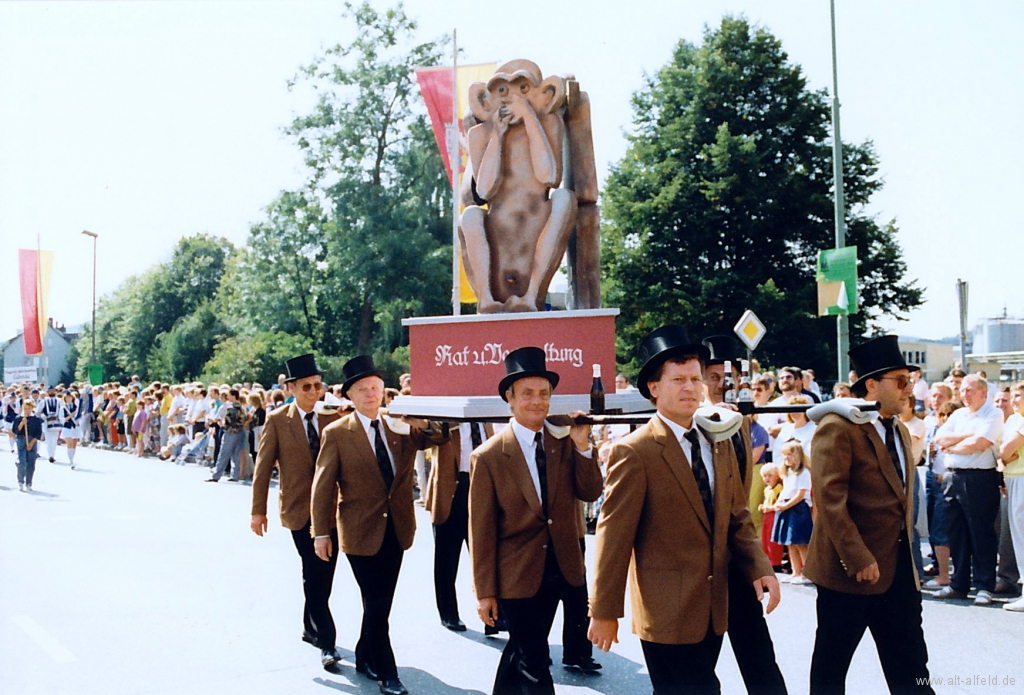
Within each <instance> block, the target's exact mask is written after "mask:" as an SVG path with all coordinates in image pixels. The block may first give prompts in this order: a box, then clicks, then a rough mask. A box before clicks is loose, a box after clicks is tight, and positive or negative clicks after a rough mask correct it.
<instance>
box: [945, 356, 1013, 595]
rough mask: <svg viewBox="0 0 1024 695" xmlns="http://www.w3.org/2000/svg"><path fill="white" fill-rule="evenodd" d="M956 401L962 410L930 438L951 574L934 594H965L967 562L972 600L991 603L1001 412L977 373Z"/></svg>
mask: <svg viewBox="0 0 1024 695" xmlns="http://www.w3.org/2000/svg"><path fill="white" fill-rule="evenodd" d="M960 399H961V400H962V401H963V403H964V405H965V406H966V407H965V408H961V409H960V410H957V411H956V412H955V413H953V414H952V415H951V416H950V418H949V420H947V421H946V424H945V425H943V426H942V427H941V428H940V429H939V431H938V433H937V434H936V437H935V443H936V445H938V446H939V448H940V449H942V451H943V453H945V464H946V480H945V486H944V488H943V494H944V495H945V497H946V501H947V502H948V503H949V512H950V514H949V541H950V549H951V550H952V553H953V577H952V581H951V583H950V585H949V586H947V587H943V588H942V589H940V590H939V591H938V593H936V594H935V597H936V598H942V599H949V598H967V592H968V591H969V590H970V588H971V579H972V576H971V566H972V564H973V566H974V576H973V580H974V583H975V584H976V585H977V587H978V593H977V595H976V596H975V599H974V603H975V604H976V605H979V606H987V605H990V604H991V603H992V592H993V591H994V590H995V585H996V552H997V549H998V545H999V537H998V535H997V533H996V520H997V519H998V516H999V473H998V471H996V460H997V459H998V449H997V442H999V440H1000V437H1001V436H1002V432H1003V414H1002V413H1001V412H1000V411H998V410H996V407H995V406H994V405H992V404H990V403H989V402H988V383H987V382H986V381H985V380H984V379H983V378H982V377H980V376H978V375H977V374H971V375H968V376H965V377H964V378H963V382H962V385H961V387H960Z"/></svg>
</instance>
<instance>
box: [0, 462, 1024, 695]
mask: <svg viewBox="0 0 1024 695" xmlns="http://www.w3.org/2000/svg"><path fill="white" fill-rule="evenodd" d="M59 454H60V455H61V456H63V449H61V450H60V452H59ZM60 460H63V459H60ZM13 462H14V457H13V456H12V455H11V454H9V453H8V451H7V447H6V443H2V445H0V529H2V531H0V694H3V695H35V694H39V695H54V694H57V693H76V694H78V693H83V694H84V693H97V694H102V695H120V694H122V693H124V694H136V693H172V694H176V695H177V694H181V695H184V694H189V695H193V694H202V693H211V694H213V693H216V694H217V695H225V694H227V695H232V694H234V693H239V694H242V693H244V694H245V695H259V694H262V693H268V694H269V693H274V694H278V693H296V694H303V693H311V694H313V693H319V694H320V695H331V694H332V693H349V694H369V693H376V692H378V691H377V687H376V684H375V683H371V682H370V681H367V680H366V679H365V678H363V677H362V676H359V675H358V674H356V673H355V672H354V669H353V667H352V663H353V662H352V651H351V650H352V649H353V647H354V645H355V640H356V637H357V634H358V618H359V615H360V607H359V595H358V591H357V588H356V585H355V582H354V581H353V579H352V575H351V572H350V570H349V568H348V566H347V564H346V563H344V562H341V563H339V565H338V573H337V576H336V579H335V588H334V597H333V599H332V608H333V612H334V615H335V619H336V621H337V623H338V628H339V634H338V640H339V642H338V646H339V648H340V649H341V651H342V654H343V656H344V657H345V661H344V662H342V666H341V668H340V669H339V670H338V672H337V673H328V672H326V671H324V670H323V669H322V668H321V667H320V664H319V653H318V652H316V651H315V650H314V649H313V648H311V647H310V646H309V645H307V644H304V643H303V642H301V641H300V640H299V634H300V631H301V617H300V616H301V605H302V597H301V589H300V585H299V560H298V556H297V555H296V554H295V550H294V547H293V546H292V543H291V538H290V537H289V534H288V532H287V531H285V530H284V529H282V528H281V527H280V525H279V524H278V523H277V521H276V519H275V518H272V520H271V529H270V533H269V534H268V535H267V536H265V537H263V538H258V537H256V536H255V535H253V534H252V532H251V531H250V530H249V525H248V521H249V499H250V492H251V488H249V487H247V486H245V485H241V484H236V483H228V482H225V481H222V482H221V483H219V484H216V485H213V484H206V483H203V482H202V481H203V479H204V478H206V477H207V476H206V469H200V468H198V467H196V466H194V465H189V466H187V467H184V468H182V467H176V466H174V465H173V464H170V463H165V462H160V461H155V460H149V459H146V460H139V459H136V458H134V457H130V456H128V455H126V454H121V453H112V452H104V451H92V450H83V451H81V453H80V454H79V457H78V463H79V470H77V471H72V470H71V469H70V468H69V467H68V466H67V465H66V464H61V463H59V462H58V464H57V465H53V464H50V463H47V462H42V463H40V465H39V470H38V472H37V475H36V482H35V488H36V492H35V493H34V494H23V493H20V492H18V490H17V484H16V477H15V468H14V463H13ZM418 515H419V516H418V522H419V531H418V534H417V538H416V542H415V544H414V545H413V547H412V549H411V550H410V551H409V552H408V553H407V554H406V556H405V565H404V567H403V569H402V575H401V579H400V581H399V586H398V593H397V597H396V603H395V609H394V613H393V615H392V639H393V642H394V647H395V653H396V656H397V659H398V664H399V672H400V676H401V678H402V680H403V681H404V682H405V684H406V685H407V686H408V687H409V689H410V690H411V691H412V693H414V695H460V694H463V693H489V692H490V688H491V684H492V683H493V678H494V670H495V668H496V666H497V662H498V656H499V653H500V649H501V648H502V647H503V646H504V640H503V639H494V638H486V637H484V636H483V634H482V626H481V624H480V623H479V622H478V621H477V620H476V619H475V610H474V605H475V601H474V599H473V594H472V588H471V584H470V581H469V572H468V571H467V567H468V557H467V556H464V560H463V572H462V574H461V575H460V578H459V591H460V600H461V611H462V616H463V618H464V619H465V620H466V622H467V623H468V624H469V627H470V629H469V631H468V632H466V633H463V635H461V636H460V635H457V634H454V633H451V632H448V631H447V630H445V629H444V628H442V627H441V625H440V624H439V622H438V618H437V612H436V610H435V608H434V601H433V589H432V579H431V577H432V575H431V557H432V556H431V553H432V540H431V535H430V524H429V518H428V517H427V515H426V513H425V512H423V511H422V510H419V511H418ZM592 540H593V538H592V537H590V538H589V539H588V542H589V541H592ZM592 556H593V553H592V552H591V553H588V560H591V561H592V559H593V558H592ZM769 624H770V625H771V629H772V633H773V635H774V638H775V644H776V650H777V652H778V655H779V663H780V665H781V667H782V670H783V673H784V674H785V676H786V678H787V682H788V684H789V688H790V692H792V693H801V692H806V691H807V670H808V666H809V663H810V654H811V648H812V646H813V639H814V624H815V622H814V589H813V588H805V587H790V586H784V587H783V603H782V605H781V607H780V608H779V610H778V611H776V613H774V614H773V615H772V616H771V617H770V619H769ZM555 625H556V627H555V630H554V632H553V635H552V643H553V645H554V646H553V648H552V656H553V658H554V661H555V663H556V667H554V668H553V674H554V676H555V681H556V684H557V688H556V689H557V692H558V693H559V695H569V694H572V695H581V694H584V693H602V694H604V695H620V694H626V693H650V691H651V688H650V681H649V680H648V678H647V676H646V671H645V670H644V666H643V657H642V654H641V651H640V645H639V642H638V641H637V640H636V638H635V637H634V636H633V635H631V634H629V632H628V627H624V628H622V630H621V633H622V634H620V638H621V640H622V642H621V643H620V644H619V645H617V646H616V648H615V649H614V650H613V652H612V653H611V654H599V655H598V660H600V661H601V662H603V663H604V665H605V669H604V671H603V673H602V675H599V676H584V675H575V674H571V673H568V672H566V671H564V670H563V669H562V668H561V666H560V660H561V647H560V646H558V645H560V643H561V638H560V629H561V617H558V618H556V623H555ZM925 633H926V636H927V638H928V645H929V652H930V654H931V668H932V674H933V675H934V676H942V677H946V678H949V677H955V676H959V677H960V679H961V685H959V686H957V685H953V686H948V685H944V686H939V687H936V691H937V692H938V693H977V692H982V691H984V692H990V691H992V690H993V689H994V688H993V687H991V686H987V685H986V686H982V685H973V684H972V685H969V686H968V685H964V684H963V681H964V679H968V678H969V679H974V678H975V677H985V678H989V677H991V676H995V677H996V678H997V680H999V681H1002V680H1003V679H1007V678H1013V679H1014V681H1015V686H1016V687H1009V686H1008V687H1000V688H995V689H996V690H1001V691H1005V692H1013V691H1022V692H1024V660H1022V659H1021V656H1020V655H1021V654H1024V617H1022V616H1020V615H1016V614H1010V613H1007V612H1006V611H1002V610H999V609H996V608H975V607H973V606H969V605H967V604H960V605H953V604H940V603H937V602H934V601H928V602H926V604H925ZM719 674H720V677H721V680H722V684H723V692H724V693H739V692H742V691H743V690H742V684H741V681H740V679H739V674H738V672H737V670H736V667H735V663H734V661H733V658H732V654H731V653H730V651H729V647H728V641H726V646H725V648H724V649H723V653H722V658H721V660H720V664H719ZM849 683H850V692H851V693H878V692H885V686H884V681H883V680H882V675H881V670H880V669H879V667H878V661H877V657H876V656H875V652H874V645H873V644H872V643H871V642H870V640H866V641H865V642H864V643H863V644H862V646H861V649H860V651H858V653H857V656H856V658H855V660H854V663H853V667H852V670H851V674H850V681H849Z"/></svg>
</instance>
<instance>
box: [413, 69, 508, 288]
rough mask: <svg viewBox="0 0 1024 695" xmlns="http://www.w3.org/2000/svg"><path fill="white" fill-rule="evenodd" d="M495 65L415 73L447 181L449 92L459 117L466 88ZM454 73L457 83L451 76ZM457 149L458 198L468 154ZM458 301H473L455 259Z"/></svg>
mask: <svg viewBox="0 0 1024 695" xmlns="http://www.w3.org/2000/svg"><path fill="white" fill-rule="evenodd" d="M497 67H498V64H497V63H480V64H477V65H462V66H460V67H459V68H457V70H456V71H453V70H452V68H448V67H437V68H418V69H417V70H416V81H417V82H418V83H419V85H420V92H421V93H422V94H423V101H424V103H425V104H426V105H427V113H428V114H429V115H430V126H431V128H432V129H433V131H434V140H436V141H437V149H438V150H440V151H441V160H442V161H443V162H444V168H445V171H446V172H448V181H450V182H451V181H453V177H452V163H451V159H450V157H449V154H448V145H447V143H446V138H445V125H446V124H448V123H451V122H452V121H453V120H455V117H454V116H455V115H454V114H453V113H452V90H454V91H455V93H456V94H457V95H458V99H459V104H458V110H459V114H462V115H465V113H466V109H467V108H468V106H469V85H471V84H473V83H474V82H486V81H487V79H488V78H489V77H490V76H491V75H493V74H494V71H495V69H497ZM456 72H457V73H458V76H457V79H456V75H455V73H456ZM458 123H459V133H460V135H461V136H464V135H465V133H466V131H465V129H464V128H463V125H462V117H461V116H460V117H459V118H458ZM463 149H464V148H460V150H459V151H460V157H461V160H462V161H460V162H459V181H456V182H454V183H453V191H454V192H455V193H454V194H455V195H456V196H457V195H458V190H459V186H458V184H459V182H461V180H462V174H463V172H464V171H465V170H466V157H467V156H468V153H466V152H464V151H463ZM459 300H460V301H461V302H462V303H464V304H472V303H473V302H475V301H476V295H474V294H473V288H472V287H470V284H469V279H468V278H467V277H466V269H465V268H464V267H463V266H462V257H461V256H460V257H459Z"/></svg>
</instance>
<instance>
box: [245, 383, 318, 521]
mask: <svg viewBox="0 0 1024 695" xmlns="http://www.w3.org/2000/svg"><path fill="white" fill-rule="evenodd" d="M337 419H338V415H337V414H331V415H325V414H318V415H317V429H318V430H319V432H320V436H321V439H322V438H323V431H324V428H325V427H327V426H328V425H330V424H331V423H332V422H334V421H335V420H337ZM314 464H315V462H314V461H313V455H312V454H311V453H310V451H309V441H308V440H307V439H306V423H305V422H304V421H303V419H302V413H301V412H300V411H299V409H298V407H297V406H296V405H295V404H294V403H291V404H289V405H287V406H282V407H280V408H278V409H276V410H274V411H272V412H271V413H270V414H268V415H267V421H266V423H265V424H264V426H263V434H261V435H260V446H259V450H258V451H257V452H256V470H255V472H254V473H253V476H252V513H253V514H262V515H264V516H266V514H267V494H268V492H269V490H270V477H271V473H272V472H273V470H274V466H275V465H276V466H277V468H278V470H279V471H280V473H279V474H278V483H277V502H278V506H279V507H280V510H281V525H282V526H284V527H285V528H286V529H289V530H292V531H298V530H299V529H301V528H302V527H303V526H305V525H306V522H307V521H309V499H310V494H311V490H312V487H313V470H314ZM332 528H333V526H332Z"/></svg>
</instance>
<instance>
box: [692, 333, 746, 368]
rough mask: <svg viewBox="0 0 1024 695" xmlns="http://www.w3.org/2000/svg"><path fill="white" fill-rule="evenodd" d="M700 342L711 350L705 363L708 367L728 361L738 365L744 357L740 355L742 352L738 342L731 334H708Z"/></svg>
mask: <svg viewBox="0 0 1024 695" xmlns="http://www.w3.org/2000/svg"><path fill="white" fill-rule="evenodd" d="M700 342H701V345H703V346H705V347H706V348H708V349H709V350H711V359H709V360H708V361H707V362H706V363H705V366H708V367H710V366H711V365H713V364H722V363H723V362H726V361H729V362H732V363H733V364H734V365H736V366H737V367H738V366H739V363H740V360H742V359H744V358H742V357H740V354H742V353H741V352H740V346H739V343H738V342H737V341H736V339H735V338H733V337H732V336H731V335H709V336H708V337H707V338H705V339H704V340H702V341H700Z"/></svg>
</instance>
